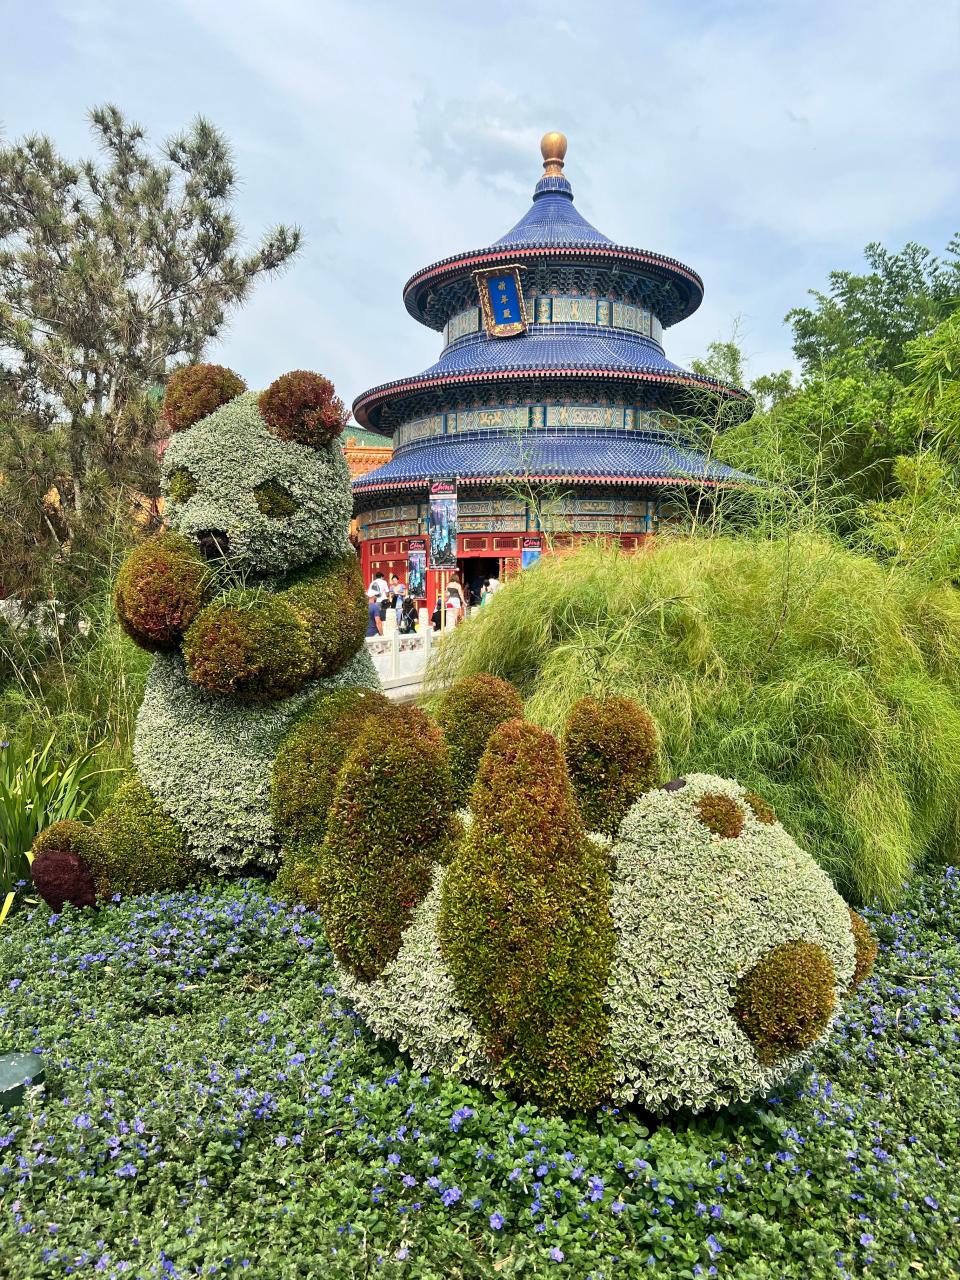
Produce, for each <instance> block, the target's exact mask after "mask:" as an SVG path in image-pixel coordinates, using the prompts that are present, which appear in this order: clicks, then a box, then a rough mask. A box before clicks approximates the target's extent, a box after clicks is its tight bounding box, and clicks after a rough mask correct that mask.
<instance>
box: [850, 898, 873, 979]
mask: <svg viewBox="0 0 960 1280" xmlns="http://www.w3.org/2000/svg"><path fill="white" fill-rule="evenodd" d="M850 928H851V930H852V932H853V944H854V947H855V948H856V963H855V965H854V969H853V977H852V978H851V979H850V990H851V991H853V990H854V988H856V987H859V985H860V983H861V982H866V980H867V978H869V977H870V975H871V973H873V966H874V964H875V963H876V960H877V953H878V952H879V950H880V946H879V943H878V942H877V939H876V938H875V937H874V936H873V934H872V933H871V931H870V926H869V925H868V924H867V922H866V920H864V918H863V916H862V915H860V914H859V913H858V912H856V911H854V910H853V908H851V909H850Z"/></svg>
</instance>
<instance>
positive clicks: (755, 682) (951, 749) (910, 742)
mask: <svg viewBox="0 0 960 1280" xmlns="http://www.w3.org/2000/svg"><path fill="white" fill-rule="evenodd" d="M496 603H497V608H496V610H492V611H491V612H490V614H489V616H488V615H486V613H485V611H484V610H481V611H480V613H479V615H478V616H477V617H476V618H475V619H474V620H473V621H472V622H471V625H470V626H469V627H459V628H457V630H456V631H455V632H454V633H453V634H451V636H450V637H449V638H448V640H447V641H445V643H444V645H443V648H442V650H440V651H439V652H438V654H437V656H436V658H435V659H434V663H433V664H432V666H431V673H430V674H431V681H434V680H436V681H442V680H447V681H449V680H452V679H458V678H460V677H461V676H467V675H471V674H474V673H476V672H480V671H485V672H492V673H493V674H495V675H498V676H502V677H503V678H505V679H507V680H511V681H512V682H513V683H514V684H516V686H517V687H518V689H519V690H520V692H521V693H522V694H523V697H524V705H525V708H526V714H527V716H528V717H529V718H530V719H531V720H533V721H534V722H535V723H538V724H541V725H543V726H544V727H545V728H547V729H550V730H551V731H553V732H560V731H562V728H563V726H564V724H565V722H566V719H567V716H568V714H569V712H570V709H571V707H572V706H573V705H574V703H576V702H577V701H578V700H579V699H580V698H582V697H584V696H588V695H592V696H598V695H603V696H609V695H612V694H618V695H625V696H629V697H633V698H636V699H637V700H638V701H639V702H641V703H642V704H643V706H645V707H646V708H647V709H648V710H649V712H650V714H651V715H652V717H653V719H654V721H655V723H656V725H657V728H658V731H659V733H660V738H661V745H662V749H663V753H664V757H665V768H664V775H663V776H665V777H670V776H673V775H680V776H682V775H684V774H689V773H693V772H697V771H704V772H711V773H716V774H719V775H721V776H724V777H735V778H738V779H739V780H740V781H741V782H742V783H743V784H744V786H745V787H747V788H748V789H750V790H753V791H756V792H757V793H758V794H760V795H761V796H763V798H764V800H766V802H767V803H768V804H770V805H772V806H773V807H774V808H775V809H776V812H777V814H778V815H779V817H780V820H781V821H782V822H783V823H784V824H785V825H786V826H787V828H788V830H790V831H791V832H793V833H794V834H795V835H796V837H797V839H798V840H799V841H800V843H801V844H802V845H803V846H804V847H805V848H807V849H809V851H810V852H811V853H812V854H813V856H814V857H815V858H816V859H817V861H818V862H820V864H821V865H822V866H823V867H824V868H825V869H826V870H827V871H829V872H830V874H831V875H832V876H833V877H834V880H835V882H836V883H837V885H838V887H839V888H840V889H841V891H842V892H844V893H845V894H846V895H847V896H848V897H851V898H852V899H853V900H855V901H861V902H862V901H877V900H879V901H885V902H891V901H893V900H894V899H895V898H896V896H897V894H898V893H899V892H900V889H901V886H902V884H903V881H904V878H905V876H906V875H907V874H908V873H909V871H910V869H911V867H913V866H915V865H917V864H918V863H919V862H920V861H921V860H922V859H923V858H925V857H934V858H936V859H938V860H944V861H947V862H949V861H956V859H957V857H958V856H960V838H958V833H960V807H958V806H957V804H956V796H957V795H958V794H960V595H958V593H957V592H956V591H955V590H954V589H953V588H941V587H931V586H930V585H929V584H927V583H925V582H922V581H919V580H915V579H913V578H912V577H911V576H910V575H909V574H908V573H907V572H905V571H903V570H899V571H897V570H894V569H890V568H885V567H883V566H881V565H879V564H877V563H876V562H875V561H873V560H870V559H868V558H866V557H863V556H858V555H855V554H854V553H852V552H850V551H847V550H845V549H843V548H842V547H840V546H838V545H835V544H834V543H832V542H829V541H826V540H823V539H817V538H812V537H808V536H798V537H794V538H791V539H790V540H789V541H784V542H759V541H749V540H746V539H743V540H738V539H733V538H722V537H717V538H706V537H704V538H688V539H679V538H675V539H670V538H664V539H662V540H659V541H658V542H657V545H656V547H655V549H654V551H653V554H643V555H629V554H626V553H624V552H622V551H620V550H619V549H617V548H614V547H610V546H601V545H590V546H585V547H583V548H581V549H579V550H577V551H576V552H573V553H571V554H569V555H565V556H562V557H555V558H552V559H547V560H544V561H543V563H542V564H541V565H540V566H539V568H538V570H537V573H536V574H535V575H523V574H520V575H519V576H518V578H517V579H516V580H514V581H511V582H509V583H508V584H507V585H506V586H505V587H504V589H503V590H502V591H501V592H500V593H499V595H498V596H497V602H496Z"/></svg>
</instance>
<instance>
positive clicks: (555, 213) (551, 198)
mask: <svg viewBox="0 0 960 1280" xmlns="http://www.w3.org/2000/svg"><path fill="white" fill-rule="evenodd" d="M612 243H613V241H612V240H611V239H610V237H609V236H605V235H604V234H603V233H602V232H600V231H598V230H597V228H596V227H593V226H591V225H590V223H589V222H588V221H587V220H586V218H584V217H583V216H582V215H581V214H580V213H579V212H578V211H577V210H576V209H575V208H574V207H573V188H572V187H571V186H570V183H569V182H568V181H567V180H566V178H541V179H540V181H539V182H538V183H537V186H536V190H535V191H534V193H533V204H532V205H531V206H530V208H529V209H528V210H527V212H526V213H525V214H524V215H523V217H522V218H521V219H520V221H519V222H518V223H517V224H516V226H514V227H511V228H510V230H509V231H508V232H507V234H506V235H505V236H501V237H500V239H499V240H495V241H494V245H495V246H497V245H505V244H509V245H537V244H542V245H558V244H612Z"/></svg>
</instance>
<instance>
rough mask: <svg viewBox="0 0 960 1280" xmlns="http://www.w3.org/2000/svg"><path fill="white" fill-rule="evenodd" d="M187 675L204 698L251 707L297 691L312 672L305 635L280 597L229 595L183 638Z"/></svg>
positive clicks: (247, 593) (253, 593)
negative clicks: (228, 697)
mask: <svg viewBox="0 0 960 1280" xmlns="http://www.w3.org/2000/svg"><path fill="white" fill-rule="evenodd" d="M183 658H184V662H185V664H186V670H187V675H188V676H189V677H190V679H191V680H192V681H193V682H194V684H196V685H198V686H199V687H200V688H201V689H205V690H206V691H207V692H209V693H220V694H232V695H233V696H234V697H236V698H242V699H249V700H250V701H251V702H256V701H262V700H266V699H271V698H284V697H287V696H288V695H289V694H291V693H294V692H296V690H297V689H299V688H300V686H301V685H303V684H304V683H305V681H306V680H307V679H308V678H309V676H310V674H311V671H312V669H313V654H312V652H311V649H310V633H309V631H308V630H307V628H306V627H305V626H304V624H303V623H302V622H301V621H300V618H299V617H298V616H297V614H296V613H295V612H294V610H293V609H292V608H291V607H290V605H289V604H287V602H286V601H285V600H284V599H283V598H282V597H280V596H274V595H268V594H264V593H261V592H257V591H241V590H236V591H230V592H227V593H225V594H224V595H223V596H222V597H220V599H218V600H216V601H215V602H214V603H213V604H210V605H208V606H207V608H206V609H204V610H203V613H202V614H201V615H200V617H199V618H198V619H197V621H196V622H195V623H194V624H193V626H191V628H190V630H189V631H188V632H187V634H186V636H185V638H184V644H183Z"/></svg>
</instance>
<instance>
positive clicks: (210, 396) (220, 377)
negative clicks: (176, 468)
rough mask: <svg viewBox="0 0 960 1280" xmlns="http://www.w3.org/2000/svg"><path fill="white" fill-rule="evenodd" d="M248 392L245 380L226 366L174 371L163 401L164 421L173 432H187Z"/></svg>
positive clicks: (207, 365)
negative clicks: (196, 423) (216, 410)
mask: <svg viewBox="0 0 960 1280" xmlns="http://www.w3.org/2000/svg"><path fill="white" fill-rule="evenodd" d="M246 389H247V384H246V383H245V382H244V380H243V379H242V378H241V377H238V375H237V374H235V373H234V372H233V370H232V369H225V368H224V367H223V365H222V364H188V365H187V366H186V368H184V369H174V371H173V373H171V375H170V377H169V378H168V379H167V389H166V393H165V394H164V397H163V416H164V419H165V421H166V422H167V425H168V426H169V427H170V430H171V431H186V429H187V427H192V426H193V424H194V423H195V422H199V421H200V419H201V418H206V417H207V416H208V415H209V414H211V413H213V412H214V410H215V409H219V408H220V407H221V406H222V405H225V404H228V403H229V402H230V401H231V400H233V399H235V398H236V397H237V396H239V395H242V394H243V392H244V391H246Z"/></svg>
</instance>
